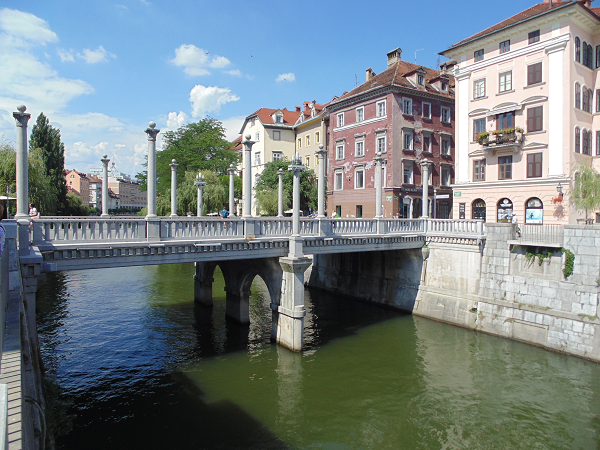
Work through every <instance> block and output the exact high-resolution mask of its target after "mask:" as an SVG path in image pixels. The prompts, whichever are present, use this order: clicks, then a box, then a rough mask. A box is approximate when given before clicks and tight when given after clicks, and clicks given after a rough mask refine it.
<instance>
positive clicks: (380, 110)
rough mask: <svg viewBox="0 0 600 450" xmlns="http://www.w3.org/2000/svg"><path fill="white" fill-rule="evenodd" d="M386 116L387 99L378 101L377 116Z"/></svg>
mask: <svg viewBox="0 0 600 450" xmlns="http://www.w3.org/2000/svg"><path fill="white" fill-rule="evenodd" d="M383 116H385V100H383V101H381V102H377V117H383Z"/></svg>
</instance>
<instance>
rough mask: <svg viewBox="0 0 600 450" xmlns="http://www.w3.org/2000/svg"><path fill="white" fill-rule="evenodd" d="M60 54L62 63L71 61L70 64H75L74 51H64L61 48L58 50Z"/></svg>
mask: <svg viewBox="0 0 600 450" xmlns="http://www.w3.org/2000/svg"><path fill="white" fill-rule="evenodd" d="M57 52H58V56H59V57H60V60H61V62H66V61H70V62H75V56H74V55H73V50H69V51H67V50H64V49H62V48H59V49H58V50H57Z"/></svg>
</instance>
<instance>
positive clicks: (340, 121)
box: [337, 113, 344, 128]
mask: <svg viewBox="0 0 600 450" xmlns="http://www.w3.org/2000/svg"><path fill="white" fill-rule="evenodd" d="M337 126H338V128H339V127H343V126H344V113H340V114H338V115H337Z"/></svg>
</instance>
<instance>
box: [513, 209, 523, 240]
mask: <svg viewBox="0 0 600 450" xmlns="http://www.w3.org/2000/svg"><path fill="white" fill-rule="evenodd" d="M512 224H513V225H514V226H515V232H516V233H517V236H519V237H521V227H519V218H518V217H517V215H516V214H515V213H513V214H512Z"/></svg>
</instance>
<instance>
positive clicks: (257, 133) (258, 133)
mask: <svg viewBox="0 0 600 450" xmlns="http://www.w3.org/2000/svg"><path fill="white" fill-rule="evenodd" d="M259 141H260V131H257V132H256V142H259Z"/></svg>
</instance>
